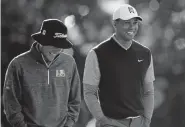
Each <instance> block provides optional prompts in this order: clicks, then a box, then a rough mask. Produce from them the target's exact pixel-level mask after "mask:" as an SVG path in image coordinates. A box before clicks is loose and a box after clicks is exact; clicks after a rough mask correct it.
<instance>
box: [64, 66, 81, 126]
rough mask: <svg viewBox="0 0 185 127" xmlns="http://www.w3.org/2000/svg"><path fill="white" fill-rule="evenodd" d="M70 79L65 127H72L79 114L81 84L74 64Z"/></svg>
mask: <svg viewBox="0 0 185 127" xmlns="http://www.w3.org/2000/svg"><path fill="white" fill-rule="evenodd" d="M73 70H74V71H73V74H72V79H71V88H70V93H69V100H68V116H67V121H66V123H65V127H72V126H73V125H74V123H75V122H76V121H77V120H78V116H79V112H80V103H81V83H80V78H79V73H78V69H77V66H76V63H75V62H74V69H73Z"/></svg>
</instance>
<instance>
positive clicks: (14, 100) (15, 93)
mask: <svg viewBox="0 0 185 127" xmlns="http://www.w3.org/2000/svg"><path fill="white" fill-rule="evenodd" d="M19 77H20V72H19V70H18V66H16V59H14V60H13V61H12V62H11V63H10V65H9V66H8V69H7V72H6V75H5V82H4V91H3V103H4V110H5V114H6V117H7V120H8V121H9V122H10V124H11V125H12V126H13V127H27V124H26V123H25V121H24V116H23V114H22V112H21V111H22V107H21V104H20V100H21V84H20V79H19Z"/></svg>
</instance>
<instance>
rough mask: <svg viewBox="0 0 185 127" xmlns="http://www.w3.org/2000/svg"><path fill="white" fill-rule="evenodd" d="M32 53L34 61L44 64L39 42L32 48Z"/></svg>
mask: <svg viewBox="0 0 185 127" xmlns="http://www.w3.org/2000/svg"><path fill="white" fill-rule="evenodd" d="M30 53H31V56H32V57H33V59H35V60H36V61H37V62H40V63H44V61H43V59H42V55H41V52H40V50H39V43H38V42H34V43H33V44H32V46H31V48H30Z"/></svg>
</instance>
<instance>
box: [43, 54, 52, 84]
mask: <svg viewBox="0 0 185 127" xmlns="http://www.w3.org/2000/svg"><path fill="white" fill-rule="evenodd" d="M42 59H43V60H44V63H45V65H46V67H47V75H48V79H47V80H48V82H47V83H48V85H49V83H50V80H49V77H50V76H49V75H50V74H49V67H50V65H51V64H52V62H50V64H47V62H46V60H45V58H44V56H43V55H42Z"/></svg>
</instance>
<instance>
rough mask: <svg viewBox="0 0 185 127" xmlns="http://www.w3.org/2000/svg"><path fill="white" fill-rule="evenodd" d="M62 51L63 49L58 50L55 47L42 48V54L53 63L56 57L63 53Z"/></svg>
mask: <svg viewBox="0 0 185 127" xmlns="http://www.w3.org/2000/svg"><path fill="white" fill-rule="evenodd" d="M61 50H62V49H61V48H57V47H54V46H42V47H41V52H42V53H43V55H44V56H45V57H46V58H47V59H48V60H49V61H52V60H53V59H54V58H55V56H56V55H58V54H59V53H60V52H61Z"/></svg>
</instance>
